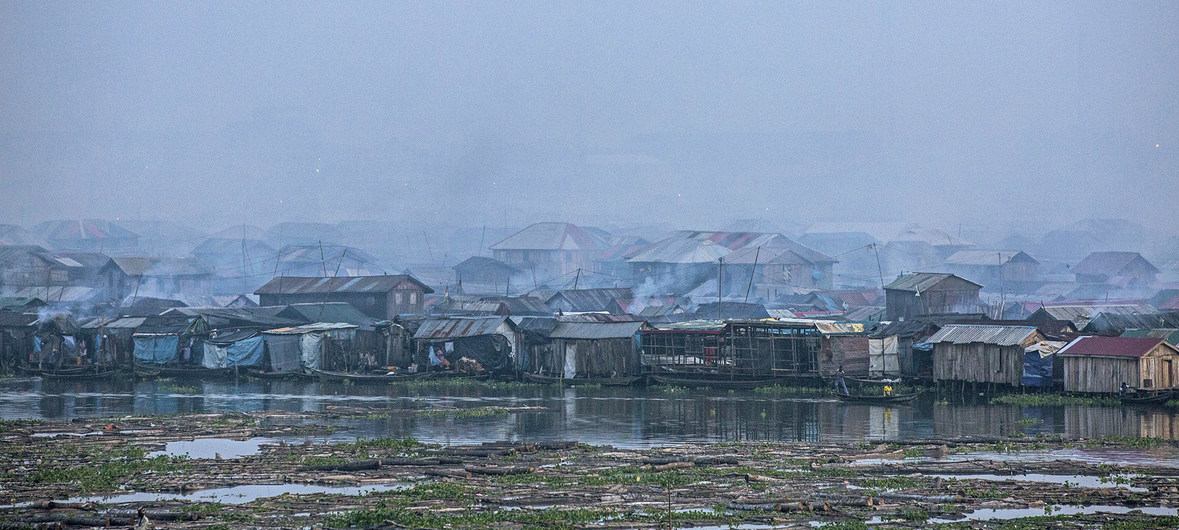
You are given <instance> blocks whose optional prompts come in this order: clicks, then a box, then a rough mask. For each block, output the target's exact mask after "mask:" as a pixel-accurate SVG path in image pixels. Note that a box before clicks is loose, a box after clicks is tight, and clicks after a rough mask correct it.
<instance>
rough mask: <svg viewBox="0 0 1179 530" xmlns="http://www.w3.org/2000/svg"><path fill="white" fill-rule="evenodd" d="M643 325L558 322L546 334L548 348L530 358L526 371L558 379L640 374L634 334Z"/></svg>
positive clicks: (640, 369)
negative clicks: (529, 365) (528, 367)
mask: <svg viewBox="0 0 1179 530" xmlns="http://www.w3.org/2000/svg"><path fill="white" fill-rule="evenodd" d="M644 328H649V326H647V325H646V324H645V323H643V322H560V323H558V324H557V326H556V327H555V328H553V330H552V332H550V333H549V339H550V341H551V346H552V347H551V348H548V349H546V350H545V354H543V355H537V356H536V358H534V359H532V363H531V364H532V365H533V366H532V368H533V370H530V371H532V372H534V373H538V374H541V375H547V376H552V377H560V378H562V379H578V378H580V379H594V378H615V377H630V376H638V375H641V374H642V367H641V365H640V364H639V350H638V345H637V344H636V337H637V334H638V332H639V330H641V329H644Z"/></svg>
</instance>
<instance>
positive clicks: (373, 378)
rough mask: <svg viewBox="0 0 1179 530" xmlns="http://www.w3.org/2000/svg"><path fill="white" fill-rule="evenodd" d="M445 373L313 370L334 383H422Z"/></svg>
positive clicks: (321, 377)
mask: <svg viewBox="0 0 1179 530" xmlns="http://www.w3.org/2000/svg"><path fill="white" fill-rule="evenodd" d="M443 373H444V372H414V373H404V374H390V373H375V372H370V373H353V372H336V371H332V370H312V371H311V374H312V375H316V376H319V378H320V379H327V380H332V381H352V382H354V383H392V382H396V381H422V380H426V379H434V378H436V377H439V376H440V375H441V374H443Z"/></svg>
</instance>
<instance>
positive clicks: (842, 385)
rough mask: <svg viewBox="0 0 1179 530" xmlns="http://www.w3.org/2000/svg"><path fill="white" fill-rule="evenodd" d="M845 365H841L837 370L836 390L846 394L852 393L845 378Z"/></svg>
mask: <svg viewBox="0 0 1179 530" xmlns="http://www.w3.org/2000/svg"><path fill="white" fill-rule="evenodd" d="M843 376H844V373H843V365H842V364H841V365H839V370H836V371H835V391H836V392H839V393H842V394H844V395H848V394H850V392H848V391H847V382H846V381H844V380H843Z"/></svg>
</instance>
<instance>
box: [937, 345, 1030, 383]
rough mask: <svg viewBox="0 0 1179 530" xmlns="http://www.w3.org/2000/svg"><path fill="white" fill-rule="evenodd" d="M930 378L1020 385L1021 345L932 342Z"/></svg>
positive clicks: (1021, 366)
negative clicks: (931, 376)
mask: <svg viewBox="0 0 1179 530" xmlns="http://www.w3.org/2000/svg"><path fill="white" fill-rule="evenodd" d="M933 347H934V350H933V379H934V380H935V381H970V382H974V383H999V384H1004V385H1011V386H1019V381H1020V378H1021V377H1022V376H1023V347H1021V346H997V345H994V344H982V343H977V342H975V343H970V344H952V343H948V342H942V343H938V344H935V345H934V346H933Z"/></svg>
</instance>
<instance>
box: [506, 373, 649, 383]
mask: <svg viewBox="0 0 1179 530" xmlns="http://www.w3.org/2000/svg"><path fill="white" fill-rule="evenodd" d="M521 375H522V377H523V378H524V380H525V381H528V382H529V383H540V384H546V385H551V384H563V385H602V386H631V385H633V384H635V383H637V382H638V381H639V380H640V379H642V376H638V375H636V376H632V377H557V376H553V375H543V374H534V373H531V372H524V373H523V374H521Z"/></svg>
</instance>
